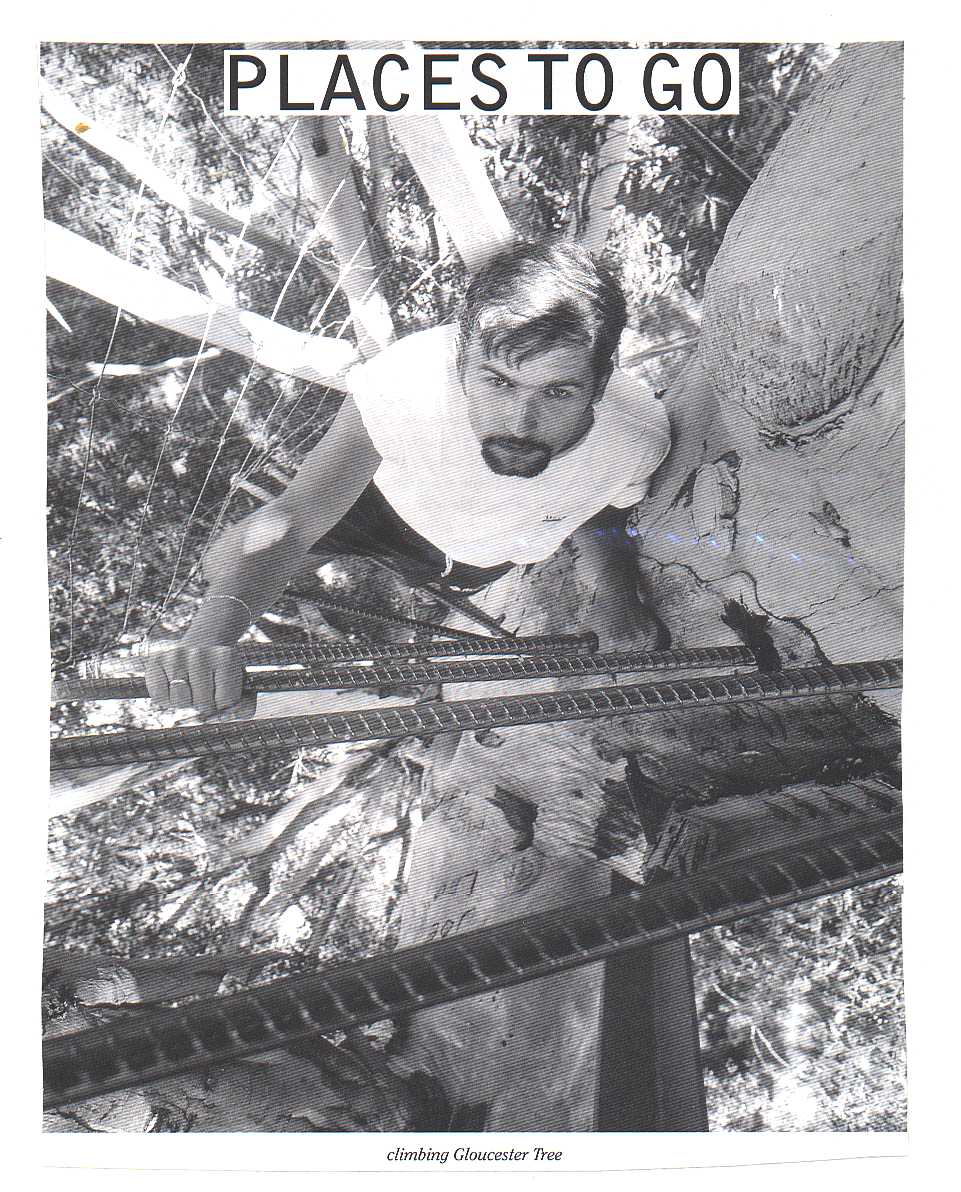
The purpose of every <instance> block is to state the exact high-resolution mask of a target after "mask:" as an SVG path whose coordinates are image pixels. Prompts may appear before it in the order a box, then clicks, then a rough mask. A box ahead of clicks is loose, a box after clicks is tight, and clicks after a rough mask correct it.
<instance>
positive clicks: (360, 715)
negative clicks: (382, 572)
mask: <svg viewBox="0 0 961 1192" xmlns="http://www.w3.org/2000/svg"><path fill="white" fill-rule="evenodd" d="M901 678H902V667H901V661H900V659H889V660H885V661H882V662H872V663H860V662H856V663H851V664H850V665H848V666H845V667H844V668H843V673H842V672H841V671H840V670H839V669H838V668H835V667H830V666H818V667H801V668H798V669H796V670H785V671H777V672H774V673H771V674H768V675H764V676H763V679H764V682H763V684H761V683H758V684H757V687H756V686H755V685H754V683H753V681H752V679H750V678H745V677H744V676H738V675H712V676H711V678H710V680H709V681H706V684H705V685H706V686H709V692H710V693H709V694H706V695H701V694H700V692H699V691H697V692H695V691H688V692H685V691H684V689H683V685H682V686H681V687H680V688H679V687H678V685H675V684H671V683H670V682H663V683H652V684H631V685H628V686H624V687H597V688H586V689H584V690H581V691H576V692H563V693H558V692H543V693H538V694H527V695H523V696H497V697H496V698H495V699H493V700H491V699H471V700H460V701H456V702H452V703H443V702H435V703H428V704H409V705H404V706H401V707H395V708H388V709H384V710H383V711H378V712H372V711H368V712H356V711H355V712H330V713H326V714H322V715H320V714H318V715H312V716H281V717H276V718H274V719H265V720H244V721H231V722H227V723H211V724H199V725H179V726H177V727H176V728H166V729H137V730H132V731H128V732H118V733H96V734H95V733H91V734H86V735H83V736H65V737H58V738H57V739H56V740H54V741H53V742H52V743H51V747H50V761H51V768H52V769H53V770H67V769H77V768H79V767H84V766H102V765H125V764H128V763H131V762H160V761H173V760H177V759H179V758H189V757H209V756H216V755H223V754H234V753H239V754H242V753H249V752H254V753H260V752H263V751H265V750H269V749H283V750H291V749H300V748H305V747H306V748H318V747H322V746H326V745H331V744H333V743H335V742H339V741H370V740H395V739H400V738H404V737H411V736H420V735H424V734H427V735H432V734H434V733H437V732H448V731H451V732H452V731H462V730H473V729H479V728H510V727H513V726H515V725H527V724H543V723H547V722H550V721H562V720H588V719H595V718H598V717H607V716H610V715H612V714H615V715H618V714H619V715H624V714H635V713H639V712H651V711H661V710H664V709H665V704H667V706H668V707H669V708H672V709H678V710H680V709H695V708H704V707H715V706H720V705H725V704H737V703H752V702H756V701H758V700H767V699H796V698H804V697H809V696H816V695H833V694H840V693H855V692H861V691H871V690H878V689H883V688H892V687H899V686H900V685H901ZM758 687H760V688H761V690H758ZM368 717H369V718H370V719H368Z"/></svg>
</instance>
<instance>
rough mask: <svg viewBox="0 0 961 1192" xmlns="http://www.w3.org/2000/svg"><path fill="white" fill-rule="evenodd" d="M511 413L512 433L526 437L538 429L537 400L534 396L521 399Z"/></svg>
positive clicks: (518, 436)
mask: <svg viewBox="0 0 961 1192" xmlns="http://www.w3.org/2000/svg"><path fill="white" fill-rule="evenodd" d="M511 415H512V416H511V433H512V434H513V435H516V436H517V438H519V439H523V438H526V437H527V436H529V435H532V434H534V432H535V431H536V430H537V421H538V416H537V401H536V399H535V398H534V397H533V396H532V397H526V398H521V399H519V400H518V401H517V402H516V403H515V404H514V405H513V408H512V412H511Z"/></svg>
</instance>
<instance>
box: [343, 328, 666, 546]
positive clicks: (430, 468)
mask: <svg viewBox="0 0 961 1192" xmlns="http://www.w3.org/2000/svg"><path fill="white" fill-rule="evenodd" d="M455 348H456V328H455V327H453V326H450V325H448V326H442V327H434V328H431V329H430V330H429V331H418V332H415V333H414V334H413V335H408V336H406V337H405V338H404V339H402V340H399V341H398V342H397V343H395V344H392V345H391V346H390V347H389V348H386V349H385V350H384V351H383V352H381V353H380V354H379V355H378V356H376V357H374V359H373V360H370V361H367V362H366V363H364V364H359V365H356V366H355V367H354V368H353V369H351V370H350V372H349V373H348V375H347V388H348V392H349V393H350V394H351V396H352V397H353V398H354V401H355V402H356V404H357V408H358V410H359V411H360V416H361V418H362V419H363V422H364V426H365V428H366V430H367V433H368V434H369V435H370V438H371V442H372V443H373V444H374V447H375V448H376V449H377V452H378V454H379V455H380V456H381V459H382V461H383V462H382V463H381V464H380V466H379V467H378V469H377V472H376V474H375V476H374V483H375V484H376V485H377V487H378V488H379V489H380V491H381V492H382V493H383V495H384V496H385V497H386V498H387V500H388V502H389V503H390V504H391V505H392V506H393V508H394V509H395V510H396V511H397V513H398V514H400V516H401V517H402V518H403V519H404V521H406V522H407V524H408V525H409V526H411V527H413V529H415V530H416V531H417V532H418V534H420V535H422V536H423V537H424V538H426V539H427V540H428V541H429V542H432V543H433V544H434V546H436V547H438V548H439V549H440V550H442V551H444V553H445V554H446V555H448V556H449V557H450V558H451V559H456V560H458V561H460V562H462V563H469V564H471V565H472V566H475V567H494V566H496V565H497V564H499V563H506V562H512V563H536V562H538V561H540V560H541V559H546V558H548V556H550V555H552V554H553V553H554V551H555V550H556V549H557V548H558V547H559V546H560V544H561V543H562V542H563V541H564V539H565V538H567V537H568V536H569V535H570V534H572V533H573V532H574V531H575V530H576V529H577V528H578V527H579V526H581V525H583V524H584V522H586V521H587V520H588V519H589V518H591V517H593V516H594V514H595V513H598V512H599V511H600V510H601V509H604V508H605V507H606V506H608V505H616V506H619V507H620V508H627V507H628V506H630V505H633V504H635V503H636V502H637V501H639V500H641V499H642V498H643V497H644V496H645V495H646V493H647V487H648V478H649V477H650V476H651V474H652V473H653V472H654V470H655V469H656V468H657V466H658V465H659V464H660V462H661V460H663V458H664V457H665V455H666V454H667V452H668V451H669V449H670V446H671V432H670V424H669V422H668V419H667V415H666V413H665V412H664V407H663V405H662V404H661V402H660V401H658V400H657V398H655V397H654V395H653V393H651V392H650V390H648V389H647V388H646V387H645V386H644V385H642V384H641V383H640V382H638V381H634V380H632V379H631V378H629V377H628V376H627V375H626V374H624V373H623V372H620V371H619V370H617V369H615V371H614V374H613V375H612V377H611V379H610V381H609V383H608V385H607V389H606V390H605V392H604V396H603V397H602V398H601V400H600V402H598V404H597V406H596V407H595V414H594V425H593V426H592V427H591V429H590V430H589V431H588V433H587V434H586V435H585V436H584V438H583V439H581V441H580V442H579V443H578V444H577V445H576V446H575V447H573V448H572V449H571V450H569V451H566V452H564V453H563V454H562V455H560V456H556V457H555V458H554V459H552V460H551V462H550V463H549V464H548V466H547V467H546V468H545V470H544V471H543V472H542V473H541V474H540V475H539V476H534V477H521V476H498V475H497V474H496V473H494V472H492V471H491V470H490V468H488V466H487V464H486V463H484V460H483V458H482V456H481V447H480V443H479V441H478V439H477V437H476V435H475V434H474V432H473V430H472V429H471V426H470V422H469V420H468V415H467V396H466V394H465V393H464V389H463V386H462V385H461V382H460V377H459V375H458V372H457V364H456V359H455Z"/></svg>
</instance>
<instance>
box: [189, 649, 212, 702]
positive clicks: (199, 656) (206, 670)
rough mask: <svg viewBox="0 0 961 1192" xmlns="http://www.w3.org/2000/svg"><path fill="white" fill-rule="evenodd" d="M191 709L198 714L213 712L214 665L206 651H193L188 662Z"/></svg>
mask: <svg viewBox="0 0 961 1192" xmlns="http://www.w3.org/2000/svg"><path fill="white" fill-rule="evenodd" d="M187 665H188V677H189V679H190V695H191V707H193V708H196V709H197V711H198V712H212V711H213V710H214V708H215V706H216V705H215V704H214V663H213V659H212V658H211V656H210V654H209V653H208V652H207V651H206V650H193V651H192V652H191V654H190V657H189V660H188V663H187Z"/></svg>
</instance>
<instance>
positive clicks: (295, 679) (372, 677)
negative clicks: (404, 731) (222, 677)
mask: <svg viewBox="0 0 961 1192" xmlns="http://www.w3.org/2000/svg"><path fill="white" fill-rule="evenodd" d="M753 665H754V655H753V654H752V653H751V651H750V650H748V649H747V647H745V646H706V647H699V648H695V649H687V650H622V651H617V652H612V653H608V654H588V655H583V654H581V655H579V654H571V655H560V656H551V655H546V656H538V657H534V658H521V657H509V658H487V659H482V660H480V661H469V662H465V661H458V662H435V661H430V662H422V663H419V664H415V663H406V664H404V663H399V662H398V663H382V664H379V665H371V666H363V667H361V666H353V667H351V666H329V667H323V666H308V667H305V668H303V669H300V670H289V669H286V670H274V671H257V670H248V671H247V674H246V677H245V679H244V690H245V691H247V692H255V691H256V692H260V691H307V690H317V689H320V688H331V689H335V690H342V689H346V688H357V687H387V686H391V685H396V684H401V683H405V684H406V683H478V682H494V681H501V680H509V679H549V678H562V677H572V678H576V677H583V676H585V675H608V674H616V673H618V672H625V671H669V670H687V669H697V668H699V667H710V666H753ZM146 695H147V684H146V682H145V681H144V679H143V676H141V675H115V676H111V677H105V678H101V679H63V680H61V681H60V682H58V683H54V685H53V690H52V699H53V701H54V702H55V703H59V702H65V701H67V700H105V699H144V698H145V697H146Z"/></svg>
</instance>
